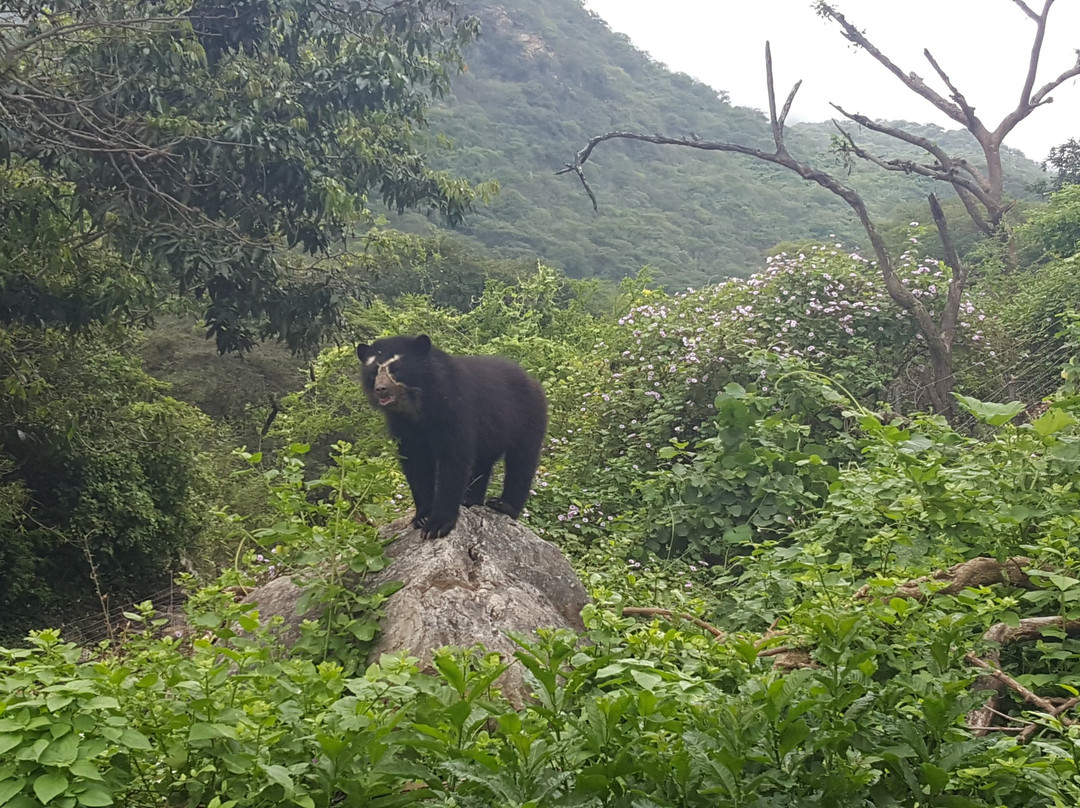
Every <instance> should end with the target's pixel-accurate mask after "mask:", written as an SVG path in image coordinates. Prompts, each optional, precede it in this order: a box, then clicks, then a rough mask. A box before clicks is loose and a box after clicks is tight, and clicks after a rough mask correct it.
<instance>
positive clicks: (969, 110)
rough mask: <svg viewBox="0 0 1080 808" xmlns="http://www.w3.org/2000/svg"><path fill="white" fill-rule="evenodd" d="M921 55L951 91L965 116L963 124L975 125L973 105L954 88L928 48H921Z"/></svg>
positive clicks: (976, 121) (976, 120)
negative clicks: (965, 121) (965, 119)
mask: <svg viewBox="0 0 1080 808" xmlns="http://www.w3.org/2000/svg"><path fill="white" fill-rule="evenodd" d="M923 56H925V57H926V61H928V62H929V63H930V65H931V66H932V67H933V68H934V70H935V71H936V72H937V74H938V77H939V78H940V79H941V80H942V81H943V82H945V86H946V87H948V88H949V92H950V93H952V97H953V100H954V101H956V103H957V105H958V106H959V107H960V109H962V110H963V112H964V117H965V118H967V124H965V125H966V126H967V127H968V129H970V128H971V127H973V126H977V125H978V119H977V118H976V117H975V107H973V106H971V104H969V103H968V100H967V99H966V98H965V97H964V94H963V93H962V92H960V91H959V90H958V89H956V86H955V85H954V84H953V83H952V79H950V78H949V75H948V74H947V73H946V72H945V71H944V70H943V69H942V68H941V65H939V64H938V63H937V60H936V59H935V58H934V56H933V54H931V53H930V50H929V49H928V48H923Z"/></svg>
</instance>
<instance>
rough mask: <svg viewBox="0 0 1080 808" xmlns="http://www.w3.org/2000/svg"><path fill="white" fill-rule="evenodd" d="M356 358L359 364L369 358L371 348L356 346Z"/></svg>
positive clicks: (368, 346)
mask: <svg viewBox="0 0 1080 808" xmlns="http://www.w3.org/2000/svg"><path fill="white" fill-rule="evenodd" d="M356 356H357V358H358V359H359V360H360V361H361V362H363V361H364V360H365V359H367V358H368V357H369V356H371V346H370V345H357V346H356Z"/></svg>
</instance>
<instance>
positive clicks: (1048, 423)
mask: <svg viewBox="0 0 1080 808" xmlns="http://www.w3.org/2000/svg"><path fill="white" fill-rule="evenodd" d="M1075 423H1076V419H1075V418H1073V417H1072V416H1071V415H1069V413H1067V412H1065V411H1064V410H1061V409H1059V408H1057V407H1051V408H1050V409H1049V410H1047V411H1046V412H1045V413H1043V414H1042V415H1040V416H1039V417H1038V418H1036V419H1035V420H1034V421H1032V422H1031V428H1032V429H1034V430H1035V432H1036V433H1038V435H1039V437H1042V438H1046V437H1049V436H1050V435H1053V434H1054V433H1055V432H1060V431H1061V430H1063V429H1065V428H1067V427H1070V426H1072V425H1073V424H1075Z"/></svg>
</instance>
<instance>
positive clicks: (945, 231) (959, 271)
mask: <svg viewBox="0 0 1080 808" xmlns="http://www.w3.org/2000/svg"><path fill="white" fill-rule="evenodd" d="M929 201H930V214H931V215H932V216H933V217H934V224H935V225H937V230H938V235H939V236H940V237H941V244H942V246H943V247H944V248H945V263H946V264H947V265H948V266H949V268H950V269H951V270H952V282H951V283H949V292H948V296H947V298H946V301H945V310H944V311H943V312H942V314H941V338H942V339H943V340H944V341H945V344H946V345H948V346H949V347H950V348H951V347H952V343H953V338H954V337H955V336H956V323H957V321H958V320H959V317H960V302H961V300H962V299H963V296H964V288H965V287H966V286H967V274H968V270H967V267H965V266H964V265H963V263H962V262H961V261H960V254H959V253H958V252H957V251H956V246H955V245H954V244H953V240H952V236H951V235H950V234H949V225H948V222H946V220H945V212H944V211H943V210H942V209H941V204H940V203H939V202H938V198H937V197H936V196H935V195H934V194H930V199H929Z"/></svg>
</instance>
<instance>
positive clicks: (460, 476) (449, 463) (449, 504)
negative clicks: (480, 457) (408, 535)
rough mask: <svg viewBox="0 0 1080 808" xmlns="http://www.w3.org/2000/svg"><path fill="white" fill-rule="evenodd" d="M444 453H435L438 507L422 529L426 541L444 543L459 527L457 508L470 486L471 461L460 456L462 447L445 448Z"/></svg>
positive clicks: (436, 504) (435, 504)
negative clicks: (456, 527)
mask: <svg viewBox="0 0 1080 808" xmlns="http://www.w3.org/2000/svg"><path fill="white" fill-rule="evenodd" d="M440 448H442V450H443V451H441V452H440V451H439V449H436V452H437V453H438V459H437V462H436V464H435V503H434V505H433V507H432V509H431V516H429V517H428V519H427V522H425V523H424V526H423V528H422V530H423V533H422V534H421V536H423V538H425V539H441V538H442V537H443V536H445V535H447V534H448V533H449V532H450V531H451V530H453V529H454V527H455V526H456V525H457V520H458V507H459V506H460V505H461V501H462V499H463V498H464V496H465V489H466V488H467V487H468V485H469V469H470V468H472V461H471V459H470V458H468V457H466V456H464V455H463V454H461V447H460V446H457V447H453V449H454V450H456V451H452V450H451V447H448V446H444V447H440Z"/></svg>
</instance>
